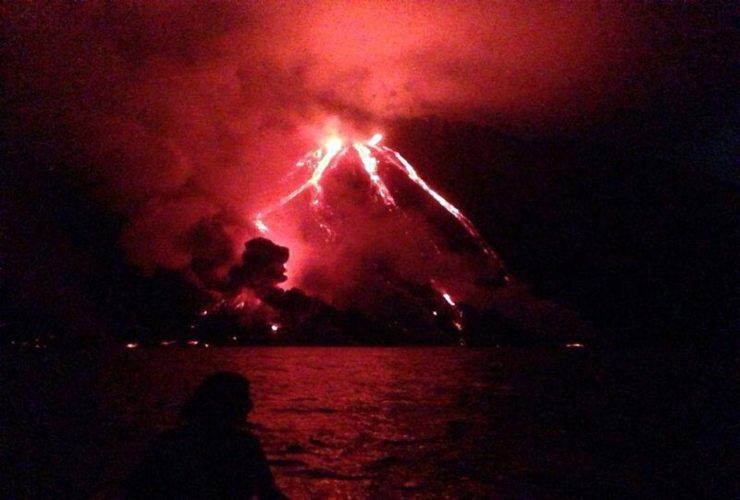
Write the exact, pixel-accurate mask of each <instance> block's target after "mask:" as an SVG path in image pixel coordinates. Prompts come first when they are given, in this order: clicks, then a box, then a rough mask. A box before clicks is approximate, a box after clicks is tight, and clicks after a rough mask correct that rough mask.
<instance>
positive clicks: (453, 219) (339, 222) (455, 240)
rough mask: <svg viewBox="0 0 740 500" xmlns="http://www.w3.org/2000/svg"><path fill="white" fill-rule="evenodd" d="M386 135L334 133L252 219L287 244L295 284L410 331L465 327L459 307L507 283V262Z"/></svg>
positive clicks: (272, 237) (290, 274)
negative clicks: (349, 138)
mask: <svg viewBox="0 0 740 500" xmlns="http://www.w3.org/2000/svg"><path fill="white" fill-rule="evenodd" d="M381 140H382V136H381V135H380V134H375V135H374V136H373V137H372V138H371V139H370V140H367V141H362V142H350V143H345V142H344V141H342V140H341V139H340V138H338V137H332V138H331V139H329V140H328V141H327V142H326V143H325V144H324V146H323V147H322V148H320V149H318V150H316V151H313V152H312V153H310V154H308V155H306V156H305V157H304V158H303V159H301V160H300V161H298V162H297V164H296V167H297V168H296V170H295V171H294V174H293V175H295V176H299V177H302V178H301V179H300V183H299V185H298V187H297V188H295V189H293V190H292V191H291V192H290V193H289V194H287V195H286V196H284V197H283V198H281V199H279V200H278V201H277V203H275V204H274V205H272V206H270V207H268V208H266V209H265V210H262V211H261V212H259V213H258V214H257V215H256V216H255V219H254V225H255V227H256V229H257V230H258V231H259V233H260V234H261V235H262V236H264V237H266V238H269V239H270V240H272V241H274V242H275V243H277V244H279V245H285V246H287V247H288V248H290V261H289V262H288V264H287V266H286V267H287V268H288V271H287V275H288V285H290V286H297V287H299V288H301V289H303V290H305V291H306V292H307V293H309V294H311V295H312V296H316V297H319V298H321V299H322V300H324V301H326V302H327V303H329V304H332V305H333V306H335V307H338V308H340V309H355V310H359V311H361V312H363V313H364V314H367V315H368V316H369V317H372V318H375V319H380V320H381V321H383V322H385V323H386V324H392V325H397V326H399V327H400V328H401V329H406V330H408V331H420V330H429V329H432V330H433V329H437V330H447V331H449V332H452V333H455V332H457V333H459V332H461V331H462V330H463V318H462V316H463V315H462V309H461V306H460V304H461V303H466V304H470V305H474V304H475V303H476V299H481V297H483V296H490V294H491V293H492V291H494V290H496V289H497V288H499V287H501V286H503V285H505V283H506V281H507V276H506V272H505V271H504V267H503V264H502V262H501V261H500V259H499V258H498V256H497V255H496V254H495V253H494V251H493V250H492V249H491V248H490V247H489V246H488V244H487V243H486V242H485V241H484V240H483V238H482V237H481V235H480V234H479V232H478V231H477V230H476V228H475V226H474V225H473V223H472V222H471V221H470V220H469V219H468V218H467V217H466V216H465V215H464V214H463V213H462V212H461V211H460V210H459V209H458V208H457V207H456V206H454V205H453V204H452V203H450V202H449V201H448V200H447V199H445V198H444V197H443V196H442V195H441V194H439V193H438V192H437V191H435V190H434V189H432V187H430V186H429V184H427V182H426V181H424V179H422V177H421V176H420V175H419V174H418V173H417V171H416V169H415V168H414V167H413V166H412V165H411V164H410V163H409V162H408V161H407V160H406V159H405V158H404V157H403V156H401V154H400V153H398V152H397V151H394V150H392V149H390V148H388V147H385V146H382V145H381V144H380V143H381ZM453 297H454V298H453ZM480 304H481V300H478V305H480ZM444 325H446V326H444Z"/></svg>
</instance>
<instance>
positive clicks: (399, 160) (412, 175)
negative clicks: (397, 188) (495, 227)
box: [375, 146, 495, 256]
mask: <svg viewBox="0 0 740 500" xmlns="http://www.w3.org/2000/svg"><path fill="white" fill-rule="evenodd" d="M375 149H377V150H379V151H381V152H384V153H386V154H387V155H388V156H390V157H391V162H392V163H394V164H395V165H396V166H398V167H400V168H401V169H403V170H404V171H405V172H406V175H408V177H409V179H411V180H412V181H413V182H415V183H416V184H417V185H418V186H419V187H421V188H422V189H423V190H424V191H426V192H427V193H429V195H430V196H431V197H432V198H434V199H435V200H436V201H437V203H439V204H440V205H442V207H444V209H445V210H447V211H448V212H449V213H450V214H451V215H452V216H453V217H455V218H456V219H457V220H458V222H460V224H462V225H463V226H464V227H465V229H466V230H467V231H468V233H469V234H470V236H472V237H473V238H474V239H475V240H476V241H477V242H478V244H479V245H480V246H481V247H482V248H483V251H484V252H485V253H486V254H488V255H490V256H495V253H494V252H493V250H492V249H491V248H490V247H489V246H488V244H486V242H485V241H484V240H483V238H482V237H481V235H480V233H478V231H477V230H476V229H475V226H474V225H473V223H472V222H471V221H470V219H468V218H467V217H465V215H464V214H463V213H462V212H461V211H460V210H459V209H458V208H457V207H456V206H455V205H453V204H452V203H450V202H449V201H447V200H446V199H444V197H443V196H442V195H440V194H439V193H437V192H436V191H435V190H434V189H432V188H431V187H429V185H428V184H427V183H426V182H425V181H424V179H422V178H421V177H419V174H417V173H416V170H415V169H414V167H412V166H411V164H410V163H409V162H408V161H406V159H405V158H404V157H403V156H401V154H400V153H398V152H396V151H393V150H392V149H390V148H387V147H385V146H381V147H379V148H375Z"/></svg>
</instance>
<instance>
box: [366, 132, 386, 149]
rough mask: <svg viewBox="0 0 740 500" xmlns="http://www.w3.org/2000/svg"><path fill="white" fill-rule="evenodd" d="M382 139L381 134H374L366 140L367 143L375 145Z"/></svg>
mask: <svg viewBox="0 0 740 500" xmlns="http://www.w3.org/2000/svg"><path fill="white" fill-rule="evenodd" d="M382 140H383V134H375V135H374V136H372V138H371V139H370V140H369V141H367V145H368V146H377V145H378V144H380V141H382Z"/></svg>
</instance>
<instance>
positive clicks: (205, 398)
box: [180, 372, 253, 425]
mask: <svg viewBox="0 0 740 500" xmlns="http://www.w3.org/2000/svg"><path fill="white" fill-rule="evenodd" d="M252 406H253V405H252V399H251V398H250V397H249V381H248V380H247V379H246V378H245V377H243V376H241V375H239V374H238V373H232V372H218V373H214V374H213V375H211V376H210V377H208V378H206V379H205V380H204V381H203V383H201V385H200V386H199V387H198V388H197V389H196V390H195V393H194V394H193V396H192V397H191V398H190V399H189V400H188V402H187V403H185V406H183V408H182V411H181V412H180V416H181V417H182V418H184V419H185V420H187V421H188V422H191V423H199V424H207V425H239V424H242V423H243V422H244V420H245V419H246V416H247V414H248V413H249V411H250V410H251V409H252Z"/></svg>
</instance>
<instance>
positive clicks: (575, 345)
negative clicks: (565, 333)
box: [565, 342, 586, 349]
mask: <svg viewBox="0 0 740 500" xmlns="http://www.w3.org/2000/svg"><path fill="white" fill-rule="evenodd" d="M565 347H567V348H568V349H583V348H584V347H586V346H585V345H583V344H581V343H580V342H571V343H569V344H565Z"/></svg>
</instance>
